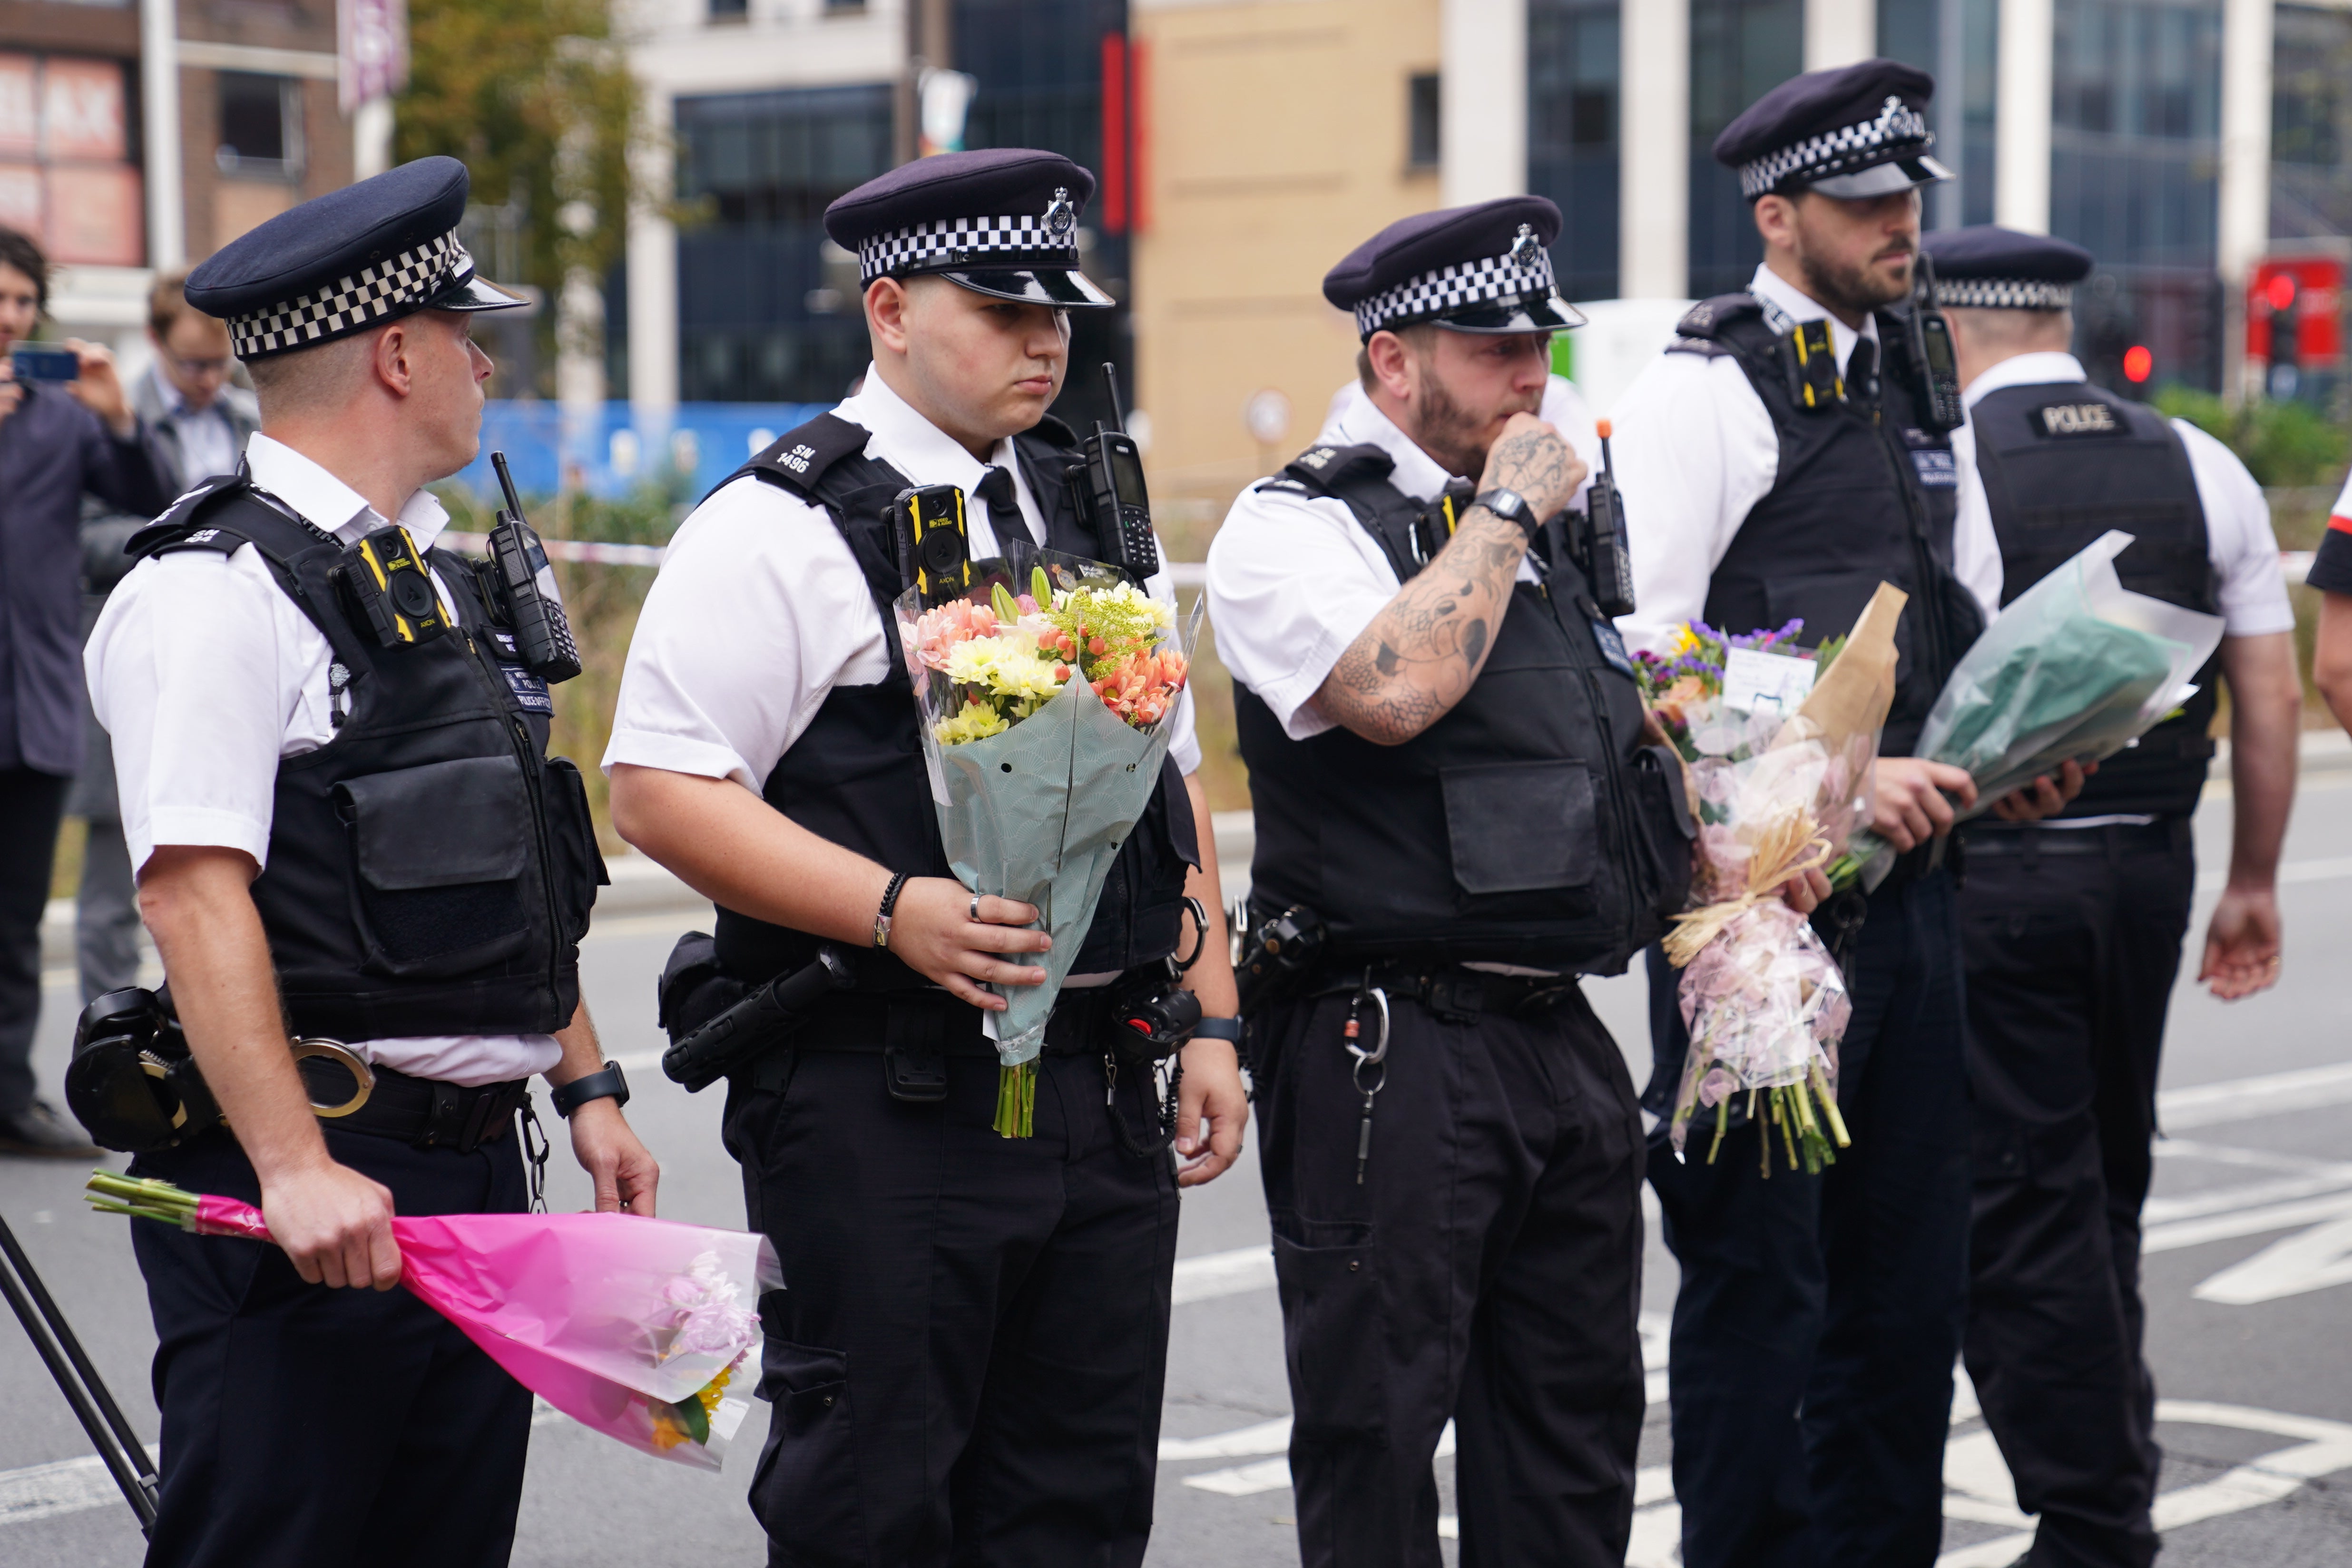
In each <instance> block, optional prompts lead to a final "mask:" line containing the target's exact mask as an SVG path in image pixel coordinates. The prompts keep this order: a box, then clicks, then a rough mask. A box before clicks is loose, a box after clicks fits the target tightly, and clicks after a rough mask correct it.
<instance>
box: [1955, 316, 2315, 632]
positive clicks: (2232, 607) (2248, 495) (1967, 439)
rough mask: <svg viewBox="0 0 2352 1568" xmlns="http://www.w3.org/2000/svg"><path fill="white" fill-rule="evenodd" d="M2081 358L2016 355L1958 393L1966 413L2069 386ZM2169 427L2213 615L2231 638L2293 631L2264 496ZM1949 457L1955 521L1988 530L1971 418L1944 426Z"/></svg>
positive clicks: (2238, 468)
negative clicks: (2198, 519)
mask: <svg viewBox="0 0 2352 1568" xmlns="http://www.w3.org/2000/svg"><path fill="white" fill-rule="evenodd" d="M2088 379H2089V377H2087V376H2086V375H2084V373H2083V365H2082V362H2081V361H2079V360H2077V359H2076V358H2075V357H2074V355H2073V354H2069V353H2027V354H2016V355H2013V356H2011V358H2009V359H2005V360H2002V361H2001V362H2000V363H1998V364H1996V365H1994V366H1992V367H1991V368H1990V369H1989V370H1987V371H1985V372H1984V373H1983V374H1980V375H1979V376H1978V377H1977V378H1976V379H1975V380H1974V381H1972V382H1970V383H1969V384H1968V388H1967V390H1966V391H1964V392H1962V393H1961V394H1960V403H1961V405H1962V406H1963V407H1966V408H1968V409H1969V410H1971V411H1973V410H1974V409H1975V407H1976V405H1978V404H1979V403H1980V402H1982V401H1983V400H1984V399H1985V398H1986V397H1987V396H1988V395H1990V394H1992V393H1995V392H1999V391H2000V390H2002V389H2003V388H2004V387H2011V386H2047V385H2053V384H2075V383H2078V382H2083V381H2087V380H2088ZM2172 427H2173V428H2174V429H2175V430H2178V431H2179V432H2180V444H2181V445H2182V446H2183V447H2187V448H2188V451H2189V472H2190V474H2191V475H2192V476H2194V478H2195V479H2196V481H2197V499H2198V500H2199V502H2200V504H2201V505H2202V506H2203V507H2204V510H2205V551H2206V554H2207V556H2208V557H2209V558H2210V560H2211V561H2212V563H2213V571H2214V574H2215V575H2216V577H2217V578H2218V579H2219V580H2220V582H2221V620H2222V623H2223V625H2224V626H2225V628H2226V630H2227V634H2228V635H2229V636H2231V637H2262V636H2263V635H2265V634H2267V633H2271V632H2285V631H2293V630H2294V608H2293V607H2292V606H2291V605H2288V603H2287V597H2286V580H2285V579H2284V577H2282V576H2281V575H2280V574H2279V550H2278V536H2277V535H2276V534H2274V533H2273V532H2272V531H2271V508H2270V502H2269V501H2267V500H2263V487H2262V486H2261V485H2259V484H2257V483H2255V482H2254V476H2253V475H2252V474H2250V473H2248V472H2247V471H2246V466H2245V464H2243V463H2242V462H2240V461H2238V455H2237V454H2236V453H2235V452H2232V451H2231V450H2230V448H2229V447H2225V446H2223V445H2222V444H2221V442H2219V441H2217V440H2215V439H2214V438H2213V437H2210V436H2209V435H2207V434H2206V433H2205V432H2204V431H2202V430H2200V429H2199V428H2197V426H2194V425H2191V424H2189V422H2188V421H2187V420H2185V419H2176V420H2174V421H2173V422H2172ZM1952 458H1953V461H1954V462H1955V463H1956V464H1957V465H1958V468H1959V471H1960V521H1959V524H1958V527H1959V528H1961V529H1963V530H1965V531H1968V532H1969V533H1970V534H1971V535H1973V534H1977V533H1983V534H1991V533H1992V531H1993V529H1992V510H1991V506H1990V502H1989V501H1988V500H1986V499H1985V488H1984V475H1982V474H1981V473H1979V472H1978V470H1977V436H1976V426H1975V423H1974V422H1973V421H1971V422H1970V423H1969V424H1966V425H1963V426H1960V427H1959V428H1958V430H1955V431H1953V432H1952ZM1992 572H1993V576H1992V583H1993V603H1994V604H1995V605H1998V604H1999V603H2000V594H2001V578H2000V552H1999V551H1998V549H1996V550H1995V552H1994V553H1993V558H1992Z"/></svg>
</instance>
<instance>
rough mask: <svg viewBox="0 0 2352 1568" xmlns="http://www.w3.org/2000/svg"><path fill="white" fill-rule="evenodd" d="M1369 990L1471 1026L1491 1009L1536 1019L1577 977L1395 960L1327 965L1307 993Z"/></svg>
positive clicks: (1562, 996)
mask: <svg viewBox="0 0 2352 1568" xmlns="http://www.w3.org/2000/svg"><path fill="white" fill-rule="evenodd" d="M1367 988H1370V989H1373V990H1378V991H1382V992H1385V993H1387V994H1388V997H1389V999H1390V1000H1391V1002H1418V1003H1420V1004H1421V1005H1423V1006H1424V1007H1426V1008H1428V1009H1429V1010H1430V1011H1431V1012H1432V1013H1434V1014H1436V1015H1437V1016H1439V1017H1441V1018H1444V1019H1445V1020H1446V1021H1447V1022H1448V1023H1454V1024H1466V1023H1469V1022H1472V1021H1473V1020H1475V1019H1476V1018H1477V1017H1478V1016H1480V1015H1481V1014H1485V1013H1493V1014H1497V1015H1499V1016H1503V1017H1506V1018H1526V1017H1532V1016H1535V1015H1536V1014H1538V1013H1540V1012H1542V1011H1544V1010H1545V1009H1546V1008H1549V1007H1550V1006H1552V1005H1556V1004H1557V1003H1559V1002H1561V1001H1563V1000H1565V999H1566V998H1567V997H1568V996H1570V994H1573V993H1574V992H1575V991H1576V976H1575V975H1573V974H1543V975H1525V974H1493V973H1488V972H1486V970H1483V969H1470V968H1467V967H1465V966H1464V965H1462V964H1459V963H1402V962H1401V961H1399V960H1394V959H1389V960H1383V961H1380V962H1376V963H1371V964H1370V965H1356V966H1352V967H1343V966H1340V965H1338V964H1329V965H1325V966H1323V967H1322V969H1321V971H1320V978H1318V979H1317V980H1316V981H1315V983H1314V984H1311V985H1309V986H1308V987H1307V995H1308V996H1310V997H1314V996H1346V995H1352V994H1355V993H1357V992H1360V991H1363V990H1365V989H1367Z"/></svg>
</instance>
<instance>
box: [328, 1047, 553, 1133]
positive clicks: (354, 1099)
mask: <svg viewBox="0 0 2352 1568" xmlns="http://www.w3.org/2000/svg"><path fill="white" fill-rule="evenodd" d="M295 1066H296V1068H297V1069H298V1070H299V1072H300V1073H301V1075H302V1083H303V1086H304V1088H306V1089H309V1091H310V1099H311V1101H312V1105H313V1109H314V1110H317V1111H318V1114H319V1117H320V1121H326V1122H328V1123H330V1124H331V1125H332V1126H335V1127H340V1128H342V1129H343V1130H345V1131H351V1132H365V1133H368V1134H370V1135H371V1136H373V1137H377V1138H396V1139H398V1140H400V1141H401V1142H404V1143H408V1144H412V1145H414V1146H415V1147H416V1148H419V1149H447V1150H450V1151H452V1152H456V1153H459V1154H470V1153H472V1152H474V1151H475V1150H477V1149H478V1148H480V1147H482V1146H483V1145H484V1144H486V1143H496V1142H499V1140H500V1139H502V1138H504V1137H505V1136H506V1135H507V1132H508V1131H509V1129H511V1128H512V1127H513V1126H514V1120H515V1112H517V1111H519V1110H522V1109H523V1108H524V1107H526V1106H527V1105H529V1104H530V1080H529V1079H509V1081H507V1082H504V1083H486V1084H482V1085H479V1086H478V1087H475V1088H470V1089H469V1088H466V1087H463V1086H461V1085H458V1084H454V1083H443V1082H441V1081H440V1080H439V1079H427V1078H412V1077H410V1076H409V1075H408V1074H406V1073H404V1072H398V1071H395V1070H394V1069H393V1068H387V1067H375V1066H371V1067H367V1068H365V1073H366V1076H365V1077H364V1078H362V1077H361V1076H360V1075H359V1074H358V1073H355V1072H353V1071H352V1068H350V1067H349V1066H348V1065H346V1064H345V1063H343V1062H342V1061H341V1060H340V1059H337V1058H330V1057H325V1056H310V1057H305V1058H302V1059H301V1060H299V1061H298V1062H297V1063H296V1064H295ZM354 1079H357V1080H358V1081H357V1084H356V1085H355V1084H354ZM360 1089H364V1092H359V1090H360ZM338 1106H348V1107H349V1109H347V1110H333V1109H331V1108H334V1107H338Z"/></svg>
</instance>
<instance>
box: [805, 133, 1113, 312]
mask: <svg viewBox="0 0 2352 1568" xmlns="http://www.w3.org/2000/svg"><path fill="white" fill-rule="evenodd" d="M1094 194H1095V177H1094V176H1093V175H1092V174H1087V172H1086V170H1085V169H1083V168H1081V167H1080V166H1079V165H1077V164H1076V163H1071V162H1070V161H1069V160H1068V159H1067V158H1065V157H1063V156H1062V155H1061V154H1060V153H1040V152H1035V151H1034V150H1032V149H1030V148H1026V147H991V148H986V149H983V150H982V151H979V152H972V153H938V154H936V155H934V156H932V157H929V158H918V159H917V160H915V161H914V162H913V163H901V164H900V165H899V166H898V167H897V168H895V169H893V170H891V171H890V172H889V173H888V174H882V175H879V176H877V177H876V178H874V179H871V180H868V181H866V183H865V184H862V185H860V186H858V187H857V188H856V190H854V191H852V192H850V193H849V194H848V195H845V196H844V197H842V198H841V199H840V200H839V201H837V202H835V203H834V204H833V205H831V206H829V207H827V208H825V209H824V232H825V233H827V234H829V235H831V236H832V237H833V241H834V243H835V245H838V246H840V247H842V248H843V249H845V250H854V251H856V253H857V281H858V285H859V286H860V287H861V288H863V287H865V286H867V285H869V284H871V283H872V282H873V281H874V280H875V279H877V278H912V277H916V276H919V275H920V274H923V273H937V274H939V275H940V277H943V278H948V279H952V280H954V281H955V282H958V283H961V284H962V285H963V286H964V287H965V288H967V289H971V290H972V291H973V292H974V293H978V294H988V295H992V296H994V297H995V298H997V299H1000V300H1021V301H1023V302H1024V303H1026V304H1032V305H1050V306H1052V307H1053V308H1054V309H1055V310H1106V309H1108V308H1109V307H1110V306H1111V305H1113V304H1116V303H1117V301H1116V300H1113V299H1112V298H1111V297H1110V296H1109V295H1108V294H1106V293H1104V292H1103V291H1102V290H1101V289H1097V288H1096V287H1095V286H1094V284H1093V283H1092V282H1090V281H1088V279H1087V275H1086V274H1085V273H1083V272H1081V271H1079V270H1078V214H1079V213H1080V212H1082V211H1084V210H1085V208H1086V205H1087V198H1088V197H1090V196H1092V195H1094Z"/></svg>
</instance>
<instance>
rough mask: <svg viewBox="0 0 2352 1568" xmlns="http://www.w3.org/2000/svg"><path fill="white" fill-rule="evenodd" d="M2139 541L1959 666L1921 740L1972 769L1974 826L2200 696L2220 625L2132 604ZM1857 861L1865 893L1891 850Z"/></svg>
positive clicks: (2091, 560)
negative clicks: (2004, 799) (2130, 584)
mask: <svg viewBox="0 0 2352 1568" xmlns="http://www.w3.org/2000/svg"><path fill="white" fill-rule="evenodd" d="M2131 542H2132V536H2131V535H2130V534H2128V533H2124V532H2121V531H2109V532H2107V533H2105V534H2103V535H2101V536H2100V537H2099V538H2098V539H2096V540H2095V541H2093V542H2091V543H2090V544H2088V545H2086V546H2085V547H2084V549H2083V551H2082V552H2081V553H2079V554H2077V555H2076V556H2075V557H2074V559H2073V560H2071V561H2069V562H2067V563H2066V564H2064V565H2063V566H2061V567H2059V568H2058V570H2056V571H2055V572H2053V573H2051V574H2050V575H2048V576H2047V577H2044V578H2043V579H2042V581H2041V582H2039V583H2036V584H2034V585H2033V586H2032V587H2031V588H2028V589H2027V590H2026V591H2025V592H2024V593H2022V594H2020V595H2018V596H2017V597H2016V598H2015V599H2014V600H2012V601H2011V603H2010V605H2009V606H2008V607H2007V608H2005V609H2004V610H2002V611H2001V613H2000V616H1999V617H1998V618H1997V619H1995V620H1994V622H1993V623H1992V625H1991V626H1990V627H1988V628H1986V631H1985V634H1984V635H1983V636H1982V637H1979V638H1978V639H1977V640H1976V643H1975V645H1974V646H1973V647H1970V648H1969V651H1968V652H1967V653H1965V654H1963V655H1961V656H1960V661H1959V663H1958V665H1957V666H1955V667H1954V668H1953V670H1952V675H1951V679H1948V680H1947V681H1946V682H1945V683H1944V689H1943V692H1942V694H1941V695H1939V696H1938V697H1937V699H1936V705H1935V707H1933V708H1932V709H1930V710H1928V712H1927V724H1926V726H1925V727H1924V728H1923V729H1922V730H1921V731H1920V732H1919V746H1918V751H1917V752H1916V755H1918V756H1920V757H1922V758H1925V759H1926V760H1927V761H1929V762H1934V763H1950V764H1951V765H1953V766H1954V767H1958V768H1965V769H1966V770H1968V773H1969V777H1971V778H1973V779H1974V780H1976V784H1977V803H1976V805H1975V806H1974V807H1973V808H1972V809H1971V810H1970V811H1969V812H1968V813H1967V814H1966V815H1967V816H1976V815H1978V814H1979V813H1981V812H1985V811H1990V809H1991V808H1992V805H1993V803H1994V802H1996V801H1998V800H2000V797H2001V796H2003V795H2008V794H2009V793H2010V792H2011V791H2012V790H2015V789H2018V788H2020V787H2021V786H2023V785H2025V784H2031V783H2032V782H2033V780H2034V779H2036V778H2038V777H2041V776H2042V775H2044V774H2047V773H2054V772H2055V771H2057V768H2058V766H2059V764H2061V763H2065V762H2068V761H2074V762H2079V763H2095V762H2098V761H2100V760H2101V759H2102V758H2105V757H2111V756H2113V755H2115V754H2116V752H2120V751H2122V750H2123V749H2124V748H2125V747H2126V746H2129V745H2134V744H2136V743H2137V742H2138V740H2139V738H2140V737H2141V736H2142V735H2145V734H2146V733H2147V731H2150V730H2152V729H2154V728H2155V727H2156V726H2157V725H2158V724H2159V723H2161V722H2163V721H2164V720H2165V718H2166V717H2167V716H2168V714H2170V713H2172V712H2173V711H2174V710H2177V709H2179V706H2180V705H2181V704H2182V703H2183V702H2185V701H2187V700H2189V697H2190V696H2191V695H2192V694H2193V693H2194V692H2195V691H2196V687H2195V686H2194V685H2193V684H2192V683H2191V681H2190V677H2191V676H2193V675H2194V674H2195V673H2196V672H2197V671H2198V670H2199V669H2200V668H2203V666H2204V664H2205V661H2206V660H2207V659H2209V658H2212V657H2213V650H2214V648H2215V647H2219V646H2220V644H2221V629H2222V623H2221V616H2208V615H2202V614H2200V613H2199V612H2198V611H2195V610H2185V609H2182V608H2181V607H2180V606H2179V605H2171V604H2167V603H2166V602H2165V601H2163V600H2162V599H2156V598H2151V597H2149V596H2148V595H2145V594H2135V593H2133V592H2131V591H2130V590H2129V589H2127V588H2126V587H2125V586H2124V585H2123V583H2122V581H2121V579H2119V578H2118V577H2117V576H2116V564H2115V563H2116V556H2118V555H2120V554H2122V553H2123V552H2124V551H2125V550H2126V549H2127V548H2128V547H2129V546H2130V544H2131ZM1849 859H1850V861H1852V862H1853V864H1855V865H1856V866H1858V867H1859V868H1860V876H1861V880H1862V882H1863V884H1864V887H1873V886H1875V885H1876V882H1877V881H1878V879H1880V878H1882V877H1884V876H1885V868H1887V867H1890V866H1892V865H1893V864H1894V853H1893V847H1892V846H1888V845H1885V844H1884V843H1883V841H1881V840H1880V839H1879V838H1878V837H1876V836H1875V835H1874V834H1869V833H1864V834H1862V835H1858V836H1857V837H1856V840H1855V844H1854V852H1853V855H1852V856H1851V857H1849Z"/></svg>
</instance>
